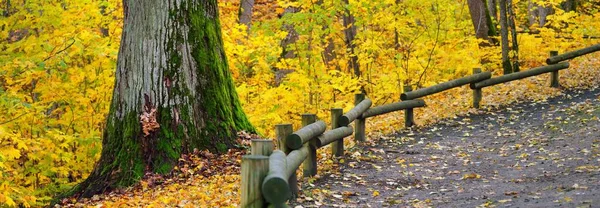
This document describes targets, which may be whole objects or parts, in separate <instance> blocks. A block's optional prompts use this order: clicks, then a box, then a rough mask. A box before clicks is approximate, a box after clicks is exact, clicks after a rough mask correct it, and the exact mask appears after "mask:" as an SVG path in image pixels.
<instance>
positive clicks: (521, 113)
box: [292, 89, 600, 207]
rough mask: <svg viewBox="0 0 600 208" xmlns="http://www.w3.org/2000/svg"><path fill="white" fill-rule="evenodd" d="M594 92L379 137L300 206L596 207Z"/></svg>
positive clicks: (599, 193) (599, 135)
mask: <svg viewBox="0 0 600 208" xmlns="http://www.w3.org/2000/svg"><path fill="white" fill-rule="evenodd" d="M599 95H600V89H596V90H592V91H585V92H580V94H576V95H574V96H572V97H570V96H561V97H557V98H553V99H551V100H549V101H547V102H543V103H522V104H518V105H512V106H508V107H506V108H504V109H503V110H501V111H499V112H487V113H482V114H480V115H472V116H467V117H460V118H457V119H452V120H448V121H444V122H441V123H440V124H436V125H434V126H430V127H426V128H423V129H418V130H415V131H413V132H404V133H400V134H397V135H394V136H390V137H389V138H381V139H380V140H379V141H377V142H376V144H374V145H373V146H364V147H362V148H361V149H360V150H358V151H357V152H356V153H354V154H353V155H351V156H347V157H346V159H345V161H344V163H343V165H341V167H340V168H339V172H337V173H333V174H324V176H322V177H321V178H320V179H318V180H316V181H315V182H314V184H311V185H310V186H307V187H305V188H304V189H305V190H304V196H302V197H300V198H299V199H298V201H297V202H296V204H293V205H292V207H294V206H296V205H298V204H299V205H301V206H303V207H429V206H431V207H477V206H483V207H486V206H488V207H600V131H599V129H600V120H599V117H600V100H599V99H600V97H599Z"/></svg>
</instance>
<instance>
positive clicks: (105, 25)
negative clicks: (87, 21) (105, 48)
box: [100, 0, 108, 37]
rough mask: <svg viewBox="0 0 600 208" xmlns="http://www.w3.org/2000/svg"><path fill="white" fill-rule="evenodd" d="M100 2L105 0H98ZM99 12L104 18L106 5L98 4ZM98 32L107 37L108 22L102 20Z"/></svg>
mask: <svg viewBox="0 0 600 208" xmlns="http://www.w3.org/2000/svg"><path fill="white" fill-rule="evenodd" d="M100 2H102V4H104V3H106V0H102V1H100ZM100 14H101V15H102V17H103V18H106V15H107V13H106V6H104V5H101V6H100ZM100 33H102V36H103V37H108V23H107V22H104V21H103V23H102V25H100Z"/></svg>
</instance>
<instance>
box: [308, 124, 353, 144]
mask: <svg viewBox="0 0 600 208" xmlns="http://www.w3.org/2000/svg"><path fill="white" fill-rule="evenodd" d="M353 132H354V130H353V129H352V126H342V127H339V128H336V129H332V130H329V131H326V132H325V133H323V135H321V136H319V137H317V147H318V148H321V147H323V146H325V145H328V144H330V143H332V142H335V141H337V140H338V139H341V138H344V137H347V136H350V135H352V133H353Z"/></svg>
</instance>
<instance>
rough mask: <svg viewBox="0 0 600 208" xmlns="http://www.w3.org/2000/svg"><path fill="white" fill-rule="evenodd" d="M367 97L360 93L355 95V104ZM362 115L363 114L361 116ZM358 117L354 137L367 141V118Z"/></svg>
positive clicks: (357, 139)
mask: <svg viewBox="0 0 600 208" xmlns="http://www.w3.org/2000/svg"><path fill="white" fill-rule="evenodd" d="M364 99H365V94H362V93H359V94H355V95H354V105H358V104H359V103H360V102H361V101H363V100H364ZM361 117H362V116H361ZM361 117H359V118H357V119H356V120H355V121H354V123H355V126H354V139H356V141H358V142H364V141H365V123H366V122H365V121H366V119H365V118H361Z"/></svg>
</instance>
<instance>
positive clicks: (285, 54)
mask: <svg viewBox="0 0 600 208" xmlns="http://www.w3.org/2000/svg"><path fill="white" fill-rule="evenodd" d="M298 10H299V9H298V8H296V7H287V8H285V10H284V11H283V14H282V17H283V16H285V15H286V14H289V13H296V12H298ZM283 28H284V30H286V31H287V32H288V34H287V36H285V38H284V39H283V40H282V41H281V48H282V49H283V50H282V52H281V56H280V57H281V58H294V57H296V54H295V53H294V51H293V50H289V49H288V45H290V44H292V43H295V42H296V41H297V40H298V32H296V30H295V29H294V25H291V24H285V23H284V24H283Z"/></svg>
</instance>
